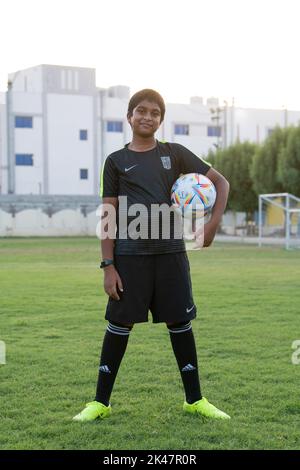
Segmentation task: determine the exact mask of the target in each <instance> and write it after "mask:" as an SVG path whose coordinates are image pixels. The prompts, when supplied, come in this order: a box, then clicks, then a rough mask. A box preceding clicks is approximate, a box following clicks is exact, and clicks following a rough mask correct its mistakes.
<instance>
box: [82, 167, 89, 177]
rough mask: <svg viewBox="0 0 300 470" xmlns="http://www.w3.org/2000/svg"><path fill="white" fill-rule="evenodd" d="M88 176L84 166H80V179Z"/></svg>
mask: <svg viewBox="0 0 300 470" xmlns="http://www.w3.org/2000/svg"><path fill="white" fill-rule="evenodd" d="M88 177H89V171H88V170H87V169H86V168H80V179H81V180H87V179H88Z"/></svg>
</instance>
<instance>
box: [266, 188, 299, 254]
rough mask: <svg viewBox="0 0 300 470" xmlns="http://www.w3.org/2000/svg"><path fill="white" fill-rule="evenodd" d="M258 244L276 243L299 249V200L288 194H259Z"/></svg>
mask: <svg viewBox="0 0 300 470" xmlns="http://www.w3.org/2000/svg"><path fill="white" fill-rule="evenodd" d="M258 240H259V241H258V244H259V246H262V244H263V243H268V242H269V243H272V244H274V243H278V244H283V245H285V248H286V249H287V250H289V249H290V248H300V198H299V197H297V196H294V195H293V194H290V193H272V194H260V195H259V200H258Z"/></svg>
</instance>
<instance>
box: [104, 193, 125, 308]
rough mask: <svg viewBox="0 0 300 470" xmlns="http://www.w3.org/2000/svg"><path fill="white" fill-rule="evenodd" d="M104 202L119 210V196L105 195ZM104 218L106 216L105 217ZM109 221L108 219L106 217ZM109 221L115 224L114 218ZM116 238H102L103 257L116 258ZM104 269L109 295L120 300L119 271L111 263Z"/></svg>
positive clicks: (105, 284) (120, 283)
mask: <svg viewBox="0 0 300 470" xmlns="http://www.w3.org/2000/svg"><path fill="white" fill-rule="evenodd" d="M102 202H103V204H110V205H112V206H113V207H114V210H115V211H116V210H117V207H118V198H117V197H104V198H103V201H102ZM103 218H104V217H103ZM102 220H103V219H102ZM106 222H107V219H106ZM108 223H110V224H113V223H114V224H115V218H114V220H109V221H108ZM114 229H115V227H112V232H113V233H115V230H114ZM114 245H115V240H114V238H104V239H102V240H101V252H102V259H114ZM103 271H104V290H105V292H106V294H107V295H109V296H110V297H112V298H113V299H114V300H120V297H119V295H118V291H117V288H119V290H120V291H121V292H123V285H122V280H121V278H120V276H119V273H118V272H117V270H116V268H115V266H114V265H113V264H110V265H109V266H106V267H105V268H103Z"/></svg>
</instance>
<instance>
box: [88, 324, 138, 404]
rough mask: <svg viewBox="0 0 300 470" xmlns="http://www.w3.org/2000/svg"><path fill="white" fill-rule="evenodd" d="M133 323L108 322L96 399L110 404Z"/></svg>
mask: <svg viewBox="0 0 300 470" xmlns="http://www.w3.org/2000/svg"><path fill="white" fill-rule="evenodd" d="M131 330H132V325H128V326H124V325H120V324H116V323H113V322H110V323H109V324H108V327H107V330H106V333H105V336H104V340H103V346H102V352H101V359H100V365H99V374H98V382H97V389H96V396H95V401H98V402H100V403H103V404H104V405H105V406H109V399H110V395H111V392H112V389H113V386H114V382H115V379H116V377H117V373H118V370H119V367H120V364H121V361H122V359H123V356H124V354H125V351H126V347H127V343H128V338H129V334H130V331H131Z"/></svg>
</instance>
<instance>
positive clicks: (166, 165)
mask: <svg viewBox="0 0 300 470" xmlns="http://www.w3.org/2000/svg"><path fill="white" fill-rule="evenodd" d="M160 158H161V161H162V164H163V167H164V168H165V169H166V170H170V169H171V158H170V157H169V156H164V157H160Z"/></svg>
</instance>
